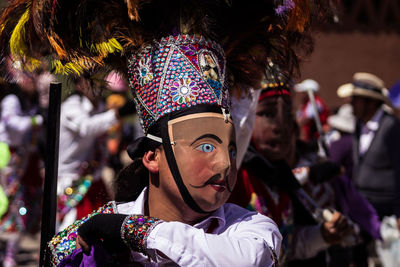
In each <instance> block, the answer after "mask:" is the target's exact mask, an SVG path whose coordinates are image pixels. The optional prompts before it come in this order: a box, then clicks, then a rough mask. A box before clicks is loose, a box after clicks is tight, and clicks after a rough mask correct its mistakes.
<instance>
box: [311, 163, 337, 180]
mask: <svg viewBox="0 0 400 267" xmlns="http://www.w3.org/2000/svg"><path fill="white" fill-rule="evenodd" d="M340 172H341V168H340V166H339V165H338V164H336V163H334V162H332V161H324V162H321V163H316V164H313V165H311V166H310V174H309V176H308V177H309V180H310V181H312V182H314V183H323V182H327V181H329V180H331V179H332V178H334V177H336V176H338V175H339V174H340Z"/></svg>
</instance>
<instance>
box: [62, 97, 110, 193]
mask: <svg viewBox="0 0 400 267" xmlns="http://www.w3.org/2000/svg"><path fill="white" fill-rule="evenodd" d="M104 110H105V109H104V105H99V107H98V108H97V109H95V108H94V106H93V104H92V103H91V102H90V100H89V99H88V98H87V97H85V96H80V95H72V96H70V97H68V98H67V99H66V100H65V101H64V102H63V103H62V105H61V115H60V146H59V168H58V175H59V177H60V179H59V181H58V186H57V188H58V189H57V192H58V193H59V194H61V193H62V192H63V190H64V189H65V188H66V187H68V186H70V185H71V183H72V181H73V180H74V179H77V178H78V176H79V174H78V172H79V168H80V166H81V164H82V162H85V161H87V160H88V158H89V156H90V155H91V154H92V153H93V149H94V145H95V141H96V138H97V137H99V136H100V135H102V134H104V133H106V131H107V130H108V129H109V128H110V127H111V126H112V125H114V124H115V123H116V122H117V118H116V115H115V111H114V110H109V111H105V112H104Z"/></svg>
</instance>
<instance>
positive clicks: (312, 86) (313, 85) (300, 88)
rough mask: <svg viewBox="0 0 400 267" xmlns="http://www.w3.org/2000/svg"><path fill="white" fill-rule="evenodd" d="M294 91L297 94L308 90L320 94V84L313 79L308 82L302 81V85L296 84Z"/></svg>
mask: <svg viewBox="0 0 400 267" xmlns="http://www.w3.org/2000/svg"><path fill="white" fill-rule="evenodd" d="M294 90H295V91H296V92H307V91H308V90H312V91H314V92H318V90H319V84H318V83H317V82H316V81H314V80H312V79H306V80H304V81H302V82H301V83H298V84H296V85H295V86H294Z"/></svg>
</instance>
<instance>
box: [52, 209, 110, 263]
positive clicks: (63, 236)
mask: <svg viewBox="0 0 400 267" xmlns="http://www.w3.org/2000/svg"><path fill="white" fill-rule="evenodd" d="M115 212H116V204H115V202H114V201H110V202H108V203H107V204H105V205H104V206H102V207H100V208H99V209H97V210H96V211H94V212H92V213H90V214H89V215H87V216H86V217H83V218H82V219H80V220H77V221H75V222H74V223H73V224H71V225H70V226H68V227H67V228H65V229H64V230H63V231H61V232H59V233H58V234H57V235H55V236H54V237H53V238H52V239H51V241H50V242H49V243H48V250H49V254H50V257H51V259H50V262H51V263H52V265H53V266H57V265H58V264H59V263H60V262H61V261H62V260H63V259H64V258H65V257H67V256H68V255H69V254H71V253H72V251H74V249H75V248H76V245H75V240H76V237H77V232H78V228H79V226H81V225H82V224H83V223H84V222H86V221H87V220H88V219H90V218H91V217H93V216H94V215H97V214H100V213H115Z"/></svg>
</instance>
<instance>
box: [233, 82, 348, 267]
mask: <svg viewBox="0 0 400 267" xmlns="http://www.w3.org/2000/svg"><path fill="white" fill-rule="evenodd" d="M267 84H268V86H266V88H265V89H263V90H262V92H261V94H260V97H259V102H258V106H257V110H256V118H255V123H254V129H253V134H252V139H251V144H250V147H249V149H248V151H247V153H246V155H245V157H244V160H243V163H242V168H241V169H240V170H239V174H238V181H237V186H236V187H235V189H234V190H233V193H232V196H231V198H230V199H229V202H232V203H236V204H238V205H240V206H242V207H247V208H248V209H250V210H256V211H258V212H260V213H262V214H264V215H267V216H270V217H271V218H273V219H274V221H275V222H276V223H277V224H278V226H279V228H280V231H281V233H282V235H283V244H282V249H281V251H282V253H281V256H280V257H281V264H283V266H286V265H287V264H290V262H292V261H293V260H294V259H307V258H312V257H314V256H315V255H317V254H318V253H319V252H320V251H322V250H325V249H326V248H328V247H329V246H330V245H331V244H335V243H337V242H340V240H341V238H342V237H343V235H346V233H347V232H348V231H350V229H349V228H348V225H347V222H346V220H345V219H344V217H343V215H341V214H340V213H335V214H334V217H333V218H332V221H327V222H326V223H324V224H321V225H317V224H315V225H311V224H308V225H307V226H305V225H300V224H297V223H296V222H294V221H293V214H294V213H293V197H294V196H293V195H292V189H293V188H291V185H290V184H291V183H293V181H292V182H291V181H290V179H291V178H288V177H285V176H286V175H285V172H281V171H280V170H279V168H276V167H275V166H274V165H275V164H278V163H279V162H280V161H283V160H288V161H289V160H290V158H293V157H292V155H293V153H292V152H293V151H295V142H293V140H295V139H293V132H294V127H293V122H294V118H293V115H292V100H291V86H289V85H288V84H287V83H286V82H284V81H281V80H278V81H275V82H270V83H267ZM287 168H289V172H291V170H290V167H289V166H287ZM292 178H293V179H294V177H293V176H292ZM295 201H296V200H295ZM303 216H310V215H309V214H308V215H307V211H306V214H305V215H304V214H303ZM311 220H312V219H311ZM321 263H322V264H324V261H323V260H321V261H318V263H316V265H315V266H323V265H320V264H321ZM289 266H290V265H289Z"/></svg>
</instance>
